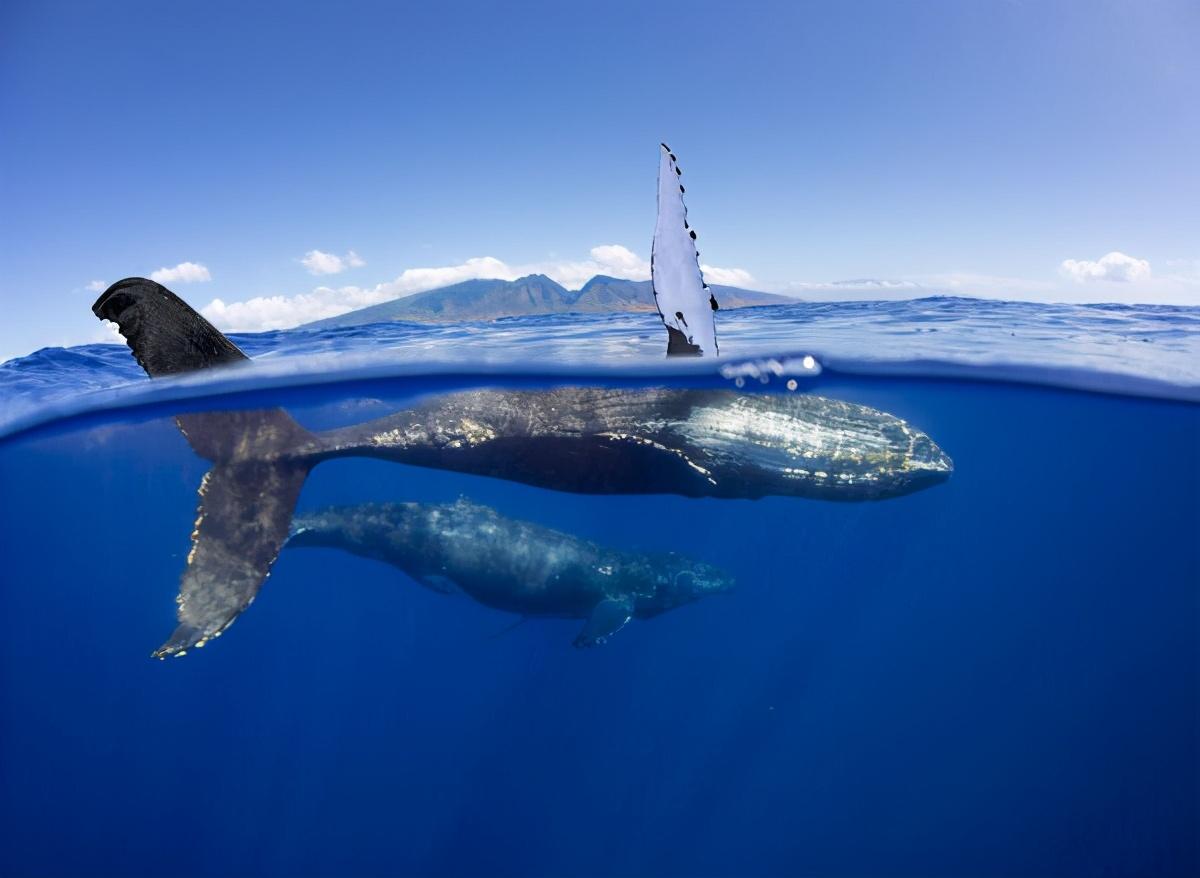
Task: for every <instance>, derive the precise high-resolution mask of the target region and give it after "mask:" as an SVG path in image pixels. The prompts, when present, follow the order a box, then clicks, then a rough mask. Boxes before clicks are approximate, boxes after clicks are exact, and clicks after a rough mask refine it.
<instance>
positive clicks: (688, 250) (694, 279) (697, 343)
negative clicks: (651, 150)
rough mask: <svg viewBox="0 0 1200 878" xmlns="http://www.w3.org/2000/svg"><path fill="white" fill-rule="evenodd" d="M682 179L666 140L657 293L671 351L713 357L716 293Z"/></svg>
mask: <svg viewBox="0 0 1200 878" xmlns="http://www.w3.org/2000/svg"><path fill="white" fill-rule="evenodd" d="M680 180H681V174H680V170H679V165H678V164H677V162H676V160H675V155H674V154H673V153H672V152H671V151H670V149H668V148H667V145H666V144H665V143H664V144H663V145H662V151H661V154H660V156H659V163H658V222H657V224H656V225H655V228H654V247H653V250H652V253H651V260H650V264H651V274H652V277H653V284H654V298H655V302H656V303H657V305H658V313H659V315H660V316H661V317H662V321H663V324H664V325H665V326H666V327H667V332H668V335H669V336H670V343H671V347H670V349H669V350H668V353H671V354H680V353H690V354H707V355H710V356H714V355H716V353H717V328H716V320H715V318H714V317H713V312H714V311H715V310H716V304H715V303H716V298H715V297H714V296H713V294H712V291H711V290H710V289H709V288H708V286H707V285H706V284H705V283H704V276H703V274H702V273H701V271H700V254H699V253H698V252H697V251H696V230H695V229H693V228H692V227H691V226H690V225H689V224H688V219H687V207H686V206H685V205H684V203H683V184H682V183H681V182H680ZM692 348H694V349H692Z"/></svg>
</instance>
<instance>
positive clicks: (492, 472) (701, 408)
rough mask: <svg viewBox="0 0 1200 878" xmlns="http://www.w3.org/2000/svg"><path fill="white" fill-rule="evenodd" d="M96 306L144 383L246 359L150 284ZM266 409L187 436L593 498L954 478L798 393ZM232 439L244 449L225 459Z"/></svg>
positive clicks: (577, 394) (897, 425) (510, 393)
mask: <svg viewBox="0 0 1200 878" xmlns="http://www.w3.org/2000/svg"><path fill="white" fill-rule="evenodd" d="M92 310H93V311H94V312H95V314H96V315H97V316H98V317H100V318H102V319H106V320H110V321H112V322H114V323H116V324H117V326H118V327H119V329H120V331H121V333H122V335H123V336H124V337H125V339H126V340H127V342H128V343H129V346H130V347H131V348H132V350H133V353H134V356H135V357H136V358H137V360H138V362H139V363H140V364H141V365H142V367H143V368H144V369H145V370H146V372H147V373H148V374H149V375H150V376H151V377H158V376H161V375H172V374H178V373H182V372H189V371H194V370H197V369H204V368H210V367H214V366H220V365H226V364H230V363H234V362H239V361H243V360H246V359H247V357H246V355H245V354H243V353H242V352H241V351H240V350H238V348H237V347H236V346H235V345H234V344H233V343H232V342H231V341H229V339H227V338H226V337H225V336H224V335H222V334H221V333H220V332H219V331H218V330H217V329H216V328H214V327H213V326H212V325H211V324H210V323H209V322H208V321H207V320H205V319H204V318H203V317H202V316H200V315H199V314H197V313H196V312H195V311H193V310H192V309H191V308H190V307H189V306H188V305H187V304H186V303H185V302H183V300H181V299H180V298H179V297H178V296H176V295H175V294H174V293H172V292H171V291H170V290H168V289H166V288H165V287H163V286H161V285H160V284H158V283H155V282H154V281H150V280H146V279H144V278H129V279H127V280H122V281H118V282H117V283H115V284H113V285H112V286H111V287H109V289H108V290H107V291H106V292H105V293H104V294H103V295H102V296H100V298H99V299H98V300H97V301H96V303H95V305H93V306H92ZM272 411H273V413H272V414H271V415H270V417H268V418H265V419H264V418H262V417H259V418H257V419H242V420H241V421H240V422H238V423H235V424H232V425H228V424H224V423H222V425H221V429H220V430H217V431H216V435H213V436H208V435H206V428H205V424H206V419H205V418H203V417H202V416H188V417H187V419H188V420H190V421H192V422H193V424H194V426H193V428H192V429H187V428H186V427H184V432H185V434H186V435H187V437H188V439H189V441H191V442H192V445H193V447H194V448H195V449H196V451H197V452H198V453H200V454H201V455H203V456H205V457H208V458H210V459H214V460H216V459H232V458H237V457H240V458H243V459H258V460H261V459H264V458H268V457H269V458H271V459H276V460H277V459H288V460H290V461H293V462H294V463H295V464H296V465H297V466H302V467H311V466H313V465H315V464H316V463H319V462H320V461H322V460H327V459H329V458H331V457H344V456H349V455H354V456H365V457H380V458H386V459H388V460H394V461H398V462H401V463H408V464H414V465H417V466H429V467H436V468H439V469H447V470H454V471H458V472H465V473H474V474H477V475H486V476H493V477H497V478H504V479H510V480H514V481H519V482H525V483H527V484H532V485H538V486H541V487H546V488H553V489H556V490H562V491H575V492H581V493H596V494H631V493H632V494H654V493H670V494H682V495H685V496H689V497H725V498H758V497H764V496H767V495H771V494H778V495H790V496H801V497H818V498H822V499H829V500H876V499H881V498H885V497H894V496H897V495H900V494H906V493H909V492H911V491H915V490H918V489H920V488H924V487H927V486H929V485H931V484H934V483H936V482H940V481H942V480H944V479H946V478H947V477H948V476H949V475H950V473H951V471H952V470H953V464H952V462H951V461H950V458H949V457H947V456H946V454H945V453H944V452H942V450H941V449H940V448H938V446H937V445H936V444H935V443H934V441H933V440H932V439H930V438H929V437H928V436H927V435H925V434H924V433H922V432H921V431H920V430H917V429H915V428H913V427H912V426H910V425H909V424H907V423H905V422H904V421H902V420H901V419H899V418H896V417H894V416H892V415H889V414H887V413H886V412H881V411H878V410H876V409H872V408H868V407H867V406H862V405H856V404H854V403H848V402H841V401H838V400H832V399H826V398H824V397H819V396H809V395H805V394H789V395H787V396H783V395H767V394H746V393H737V392H734V391H729V390H690V389H688V390H685V389H670V388H650V389H639V390H630V389H610V388H597V387H567V388H558V389H553V390H537V391H529V390H471V391H461V392H457V393H446V394H442V395H439V396H436V397H434V398H432V399H429V400H426V401H424V402H422V403H419V404H418V405H415V406H413V407H412V408H408V409H404V410H402V411H399V412H396V413H395V414H392V415H388V416H387V417H384V418H380V419H377V420H373V421H367V422H365V423H360V424H355V425H353V426H350V427H344V428H341V429H337V430H331V431H328V432H324V433H311V432H309V431H307V430H305V429H304V428H303V427H301V426H300V425H299V424H297V423H296V422H295V421H293V420H292V419H291V417H290V416H289V415H287V413H286V412H284V411H283V410H282V409H275V410H272ZM237 420H238V419H236V418H235V419H234V421H237ZM181 426H182V424H181ZM230 427H232V428H233V429H232V432H231V429H230ZM235 434H236V435H237V437H238V440H239V442H241V443H243V445H242V446H241V447H228V448H226V447H222V444H223V443H226V442H228V441H230V439H231V437H232V436H233V435H235ZM251 434H253V435H251ZM247 443H248V444H247Z"/></svg>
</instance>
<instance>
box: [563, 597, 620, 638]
mask: <svg viewBox="0 0 1200 878" xmlns="http://www.w3.org/2000/svg"><path fill="white" fill-rule="evenodd" d="M632 618H633V598H630V597H616V598H605V599H604V600H602V601H600V603H598V604H596V606H595V607H594V608H593V609H592V612H591V615H589V616H588V617H587V621H586V622H584V623H583V628H582V629H580V631H579V634H578V635H576V637H575V645H576V646H603V645H604V644H605V643H607V642H608V639H609V638H610V637H612V636H613V635H614V634H616V633H617V632H618V631H620V630H621V629H622V628H624V627H625V623H626V622H628V621H629V620H630V619H632Z"/></svg>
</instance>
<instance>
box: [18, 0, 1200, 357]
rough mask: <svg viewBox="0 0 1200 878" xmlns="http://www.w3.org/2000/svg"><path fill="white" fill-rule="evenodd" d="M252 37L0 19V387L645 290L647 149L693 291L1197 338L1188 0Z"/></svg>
mask: <svg viewBox="0 0 1200 878" xmlns="http://www.w3.org/2000/svg"><path fill="white" fill-rule="evenodd" d="M248 6H249V4H232V3H229V4H225V3H213V2H206V3H197V4H190V3H183V2H178V3H145V4H140V3H137V4H135V3H119V2H117V3H105V4H101V3H57V2H45V0H39V2H36V3H32V2H30V3H22V2H20V0H8V2H7V3H5V4H3V5H2V6H0V120H2V124H3V140H2V142H0V168H2V172H0V173H2V174H3V178H2V180H0V187H2V188H0V199H2V202H3V205H4V210H3V213H2V215H0V216H2V218H0V223H2V224H3V229H2V230H0V247H2V250H0V257H2V262H0V297H2V298H3V303H4V305H5V307H6V311H7V315H8V319H7V320H6V321H5V322H4V326H3V329H2V330H0V357H8V356H13V355H18V354H23V353H27V352H29V351H30V350H33V349H35V348H37V347H40V346H44V345H51V344H64V343H78V342H81V341H88V340H95V339H97V338H101V337H102V336H101V335H98V334H97V333H98V332H101V330H100V329H99V328H98V326H97V325H96V324H95V321H94V318H92V316H91V314H90V312H89V310H88V309H89V305H90V303H91V301H92V299H93V298H94V293H93V292H92V291H91V290H89V289H88V285H89V284H92V283H93V282H97V281H99V282H111V281H113V280H116V279H118V278H120V277H125V276H128V275H136V274H143V275H147V274H150V273H151V272H155V271H156V270H160V269H167V270H169V271H167V273H166V274H163V275H160V276H162V277H166V278H168V280H167V281H166V282H167V285H168V286H170V287H172V288H173V289H175V290H176V291H177V292H179V293H180V294H181V295H183V296H184V297H185V298H187V299H188V300H189V301H191V302H192V303H193V304H195V305H197V306H198V307H205V308H207V311H206V313H208V314H210V316H212V317H213V319H214V320H216V321H217V322H218V324H219V325H223V326H225V327H226V328H249V329H254V328H263V327H265V326H268V325H292V324H294V323H296V322H299V321H300V320H302V319H311V318H313V317H316V316H326V315H327V314H328V313H329V312H330V311H331V310H334V311H336V310H337V309H339V308H341V309H345V308H348V307H351V306H353V305H357V304H369V303H371V302H374V301H378V300H380V299H381V298H386V297H389V296H394V295H400V294H404V293H408V292H412V291H414V290H416V289H419V288H422V287H424V286H431V285H438V284H440V283H442V282H447V281H452V280H457V279H462V278H463V277H469V276H474V275H479V274H498V275H504V276H510V275H512V276H515V274H517V273H519V272H522V271H525V270H541V271H546V272H547V273H549V274H551V275H552V276H555V277H557V278H559V279H560V280H563V281H564V282H566V283H567V284H568V285H569V286H570V285H572V284H574V285H576V286H577V285H578V283H579V282H580V280H581V279H585V277H586V275H587V274H588V273H589V272H590V271H592V270H595V269H599V270H603V271H606V272H608V273H624V274H627V275H628V276H639V273H641V272H644V266H645V259H646V258H647V257H648V255H649V241H650V237H651V234H652V231H653V225H654V175H655V173H656V168H657V153H656V149H657V144H658V142H659V141H660V140H666V141H667V142H669V143H670V144H671V146H672V147H673V149H674V150H675V151H676V153H677V154H678V155H679V158H680V163H681V165H682V167H683V170H684V181H685V183H686V185H687V187H688V206H689V209H690V212H691V216H692V218H693V220H694V224H695V226H696V228H697V229H698V230H699V232H700V241H699V244H700V249H701V252H702V256H703V261H704V263H705V264H706V265H708V266H710V269H711V272H712V274H713V276H714V278H716V279H728V280H735V281H737V280H740V281H742V282H743V283H744V285H748V286H752V287H757V288H761V289H770V290H780V291H792V292H794V293H797V294H799V295H803V296H809V297H827V296H829V297H838V296H848V295H862V294H870V295H877V296H903V295H912V294H913V291H914V290H919V291H934V290H936V291H943V290H949V291H955V292H959V293H962V294H975V295H982V296H1005V297H1011V298H1031V299H1047V300H1063V301H1170V302H1183V303H1193V304H1200V210H1198V208H1197V205H1198V204H1200V174H1198V173H1197V156H1200V53H1197V52H1196V51H1195V47H1196V45H1197V44H1198V42H1200V4H1197V3H1195V2H1194V0H1181V2H1128V3H1125V2H1121V3H1106V2H1084V3H1071V2H1046V3H1034V2H1028V3H1026V2H996V3H989V2H951V3H937V2H922V3H919V4H916V3H914V4H911V5H909V4H902V3H898V2H886V3H854V2H847V3H819V4H818V3H800V2H788V3H739V4H732V3H728V4H715V3H696V2H690V3H687V4H647V3H628V4H624V3H614V2H605V3H595V4H588V3H548V4H527V3H511V4H507V3H506V4H483V3H436V4H435V3H421V4H400V3H389V4H373V3H339V4H332V3H326V4H307V5H305V4H268V5H258V6H255V7H253V8H246V7H248ZM594 250H595V252H593V251H594ZM1114 253H1115V254H1117V255H1116V256H1108V258H1107V260H1105V259H1104V257H1106V255H1108V254H1114ZM306 257H307V260H308V264H307V265H306V264H305V259H306ZM334 257H337V258H336V259H335V258H334ZM187 263H191V267H188V266H187V265H186V264H187ZM180 265H184V266H185V267H184V268H182V269H178V268H176V267H177V266H180ZM339 267H340V268H341V269H342V270H340V271H338V272H336V273H325V274H314V273H313V272H314V271H320V270H331V269H337V268H339ZM860 279H873V280H881V281H887V282H888V283H887V284H885V285H878V284H873V285H866V286H863V285H849V286H847V285H838V284H836V283H835V282H839V281H846V280H860ZM918 285H919V286H918ZM214 300H219V304H218V305H214V304H212V303H213V302H214Z"/></svg>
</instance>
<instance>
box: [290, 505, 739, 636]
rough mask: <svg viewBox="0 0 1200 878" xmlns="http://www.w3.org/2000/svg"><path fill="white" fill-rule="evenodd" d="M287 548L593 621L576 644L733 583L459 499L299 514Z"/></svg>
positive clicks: (700, 567)
mask: <svg viewBox="0 0 1200 878" xmlns="http://www.w3.org/2000/svg"><path fill="white" fill-rule="evenodd" d="M287 547H288V548H289V549H291V548H303V547H328V548H336V549H342V550H345V551H347V552H351V553H353V554H355V555H360V556H362V557H365V558H372V559H375V560H378V561H383V562H386V563H388V564H391V565H392V566H394V567H397V568H399V569H400V570H402V571H404V572H405V573H407V574H408V575H410V576H411V577H412V578H414V579H415V580H417V581H418V582H420V583H422V584H423V585H425V586H427V587H429V588H431V589H433V590H435V591H438V592H443V593H448V592H462V593H464V594H466V595H468V596H469V597H471V598H473V599H474V600H476V601H478V602H479V603H481V604H484V605H485V606H488V607H493V608H495V609H498V610H504V611H507V612H510V613H517V614H519V615H521V616H524V617H537V616H545V617H556V618H570V619H584V620H585V623H584V626H583V629H582V630H581V631H580V632H579V634H578V636H577V637H576V638H575V645H576V646H598V645H600V644H602V643H604V642H606V641H607V639H608V638H609V637H611V636H612V635H613V634H615V633H616V632H617V630H619V629H620V628H621V627H622V626H623V625H624V624H625V623H626V622H628V621H629V620H630V619H631V618H637V619H648V618H651V617H653V616H657V615H658V614H660V613H663V612H665V611H667V610H670V609H673V608H675V607H678V606H682V605H683V604H687V603H690V602H692V601H695V600H699V599H700V598H702V597H705V596H707V595H711V594H717V593H719V592H722V591H725V590H727V589H729V588H731V587H732V586H733V584H734V583H733V579H732V578H731V577H730V576H729V575H728V574H726V573H725V572H724V571H722V570H720V569H718V568H716V567H713V566H712V565H710V564H705V563H702V562H699V561H694V560H692V559H689V558H687V557H684V556H682V555H678V554H675V553H666V554H638V553H634V552H625V551H619V550H617V549H612V548H608V547H605V546H601V545H599V544H597V543H594V542H591V541H590V540H585V539H581V538H580V537H576V536H572V535H570V534H565V533H562V532H560V531H556V530H551V529H550V528H547V527H542V526H541V525H537V524H533V523H531V522H527V521H517V520H515V519H511V518H507V517H505V516H502V515H500V514H499V513H498V512H496V511H495V510H494V509H491V508H490V507H487V506H481V505H480V504H478V503H472V502H471V501H469V500H466V499H460V500H459V501H458V502H456V503H447V504H436V505H435V504H424V503H385V504H364V505H359V506H347V507H331V508H328V509H323V510H320V511H316V512H310V513H306V514H303V515H299V516H297V517H296V520H295V522H294V524H293V528H292V536H291V538H290V539H289V540H288V543H287Z"/></svg>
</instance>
